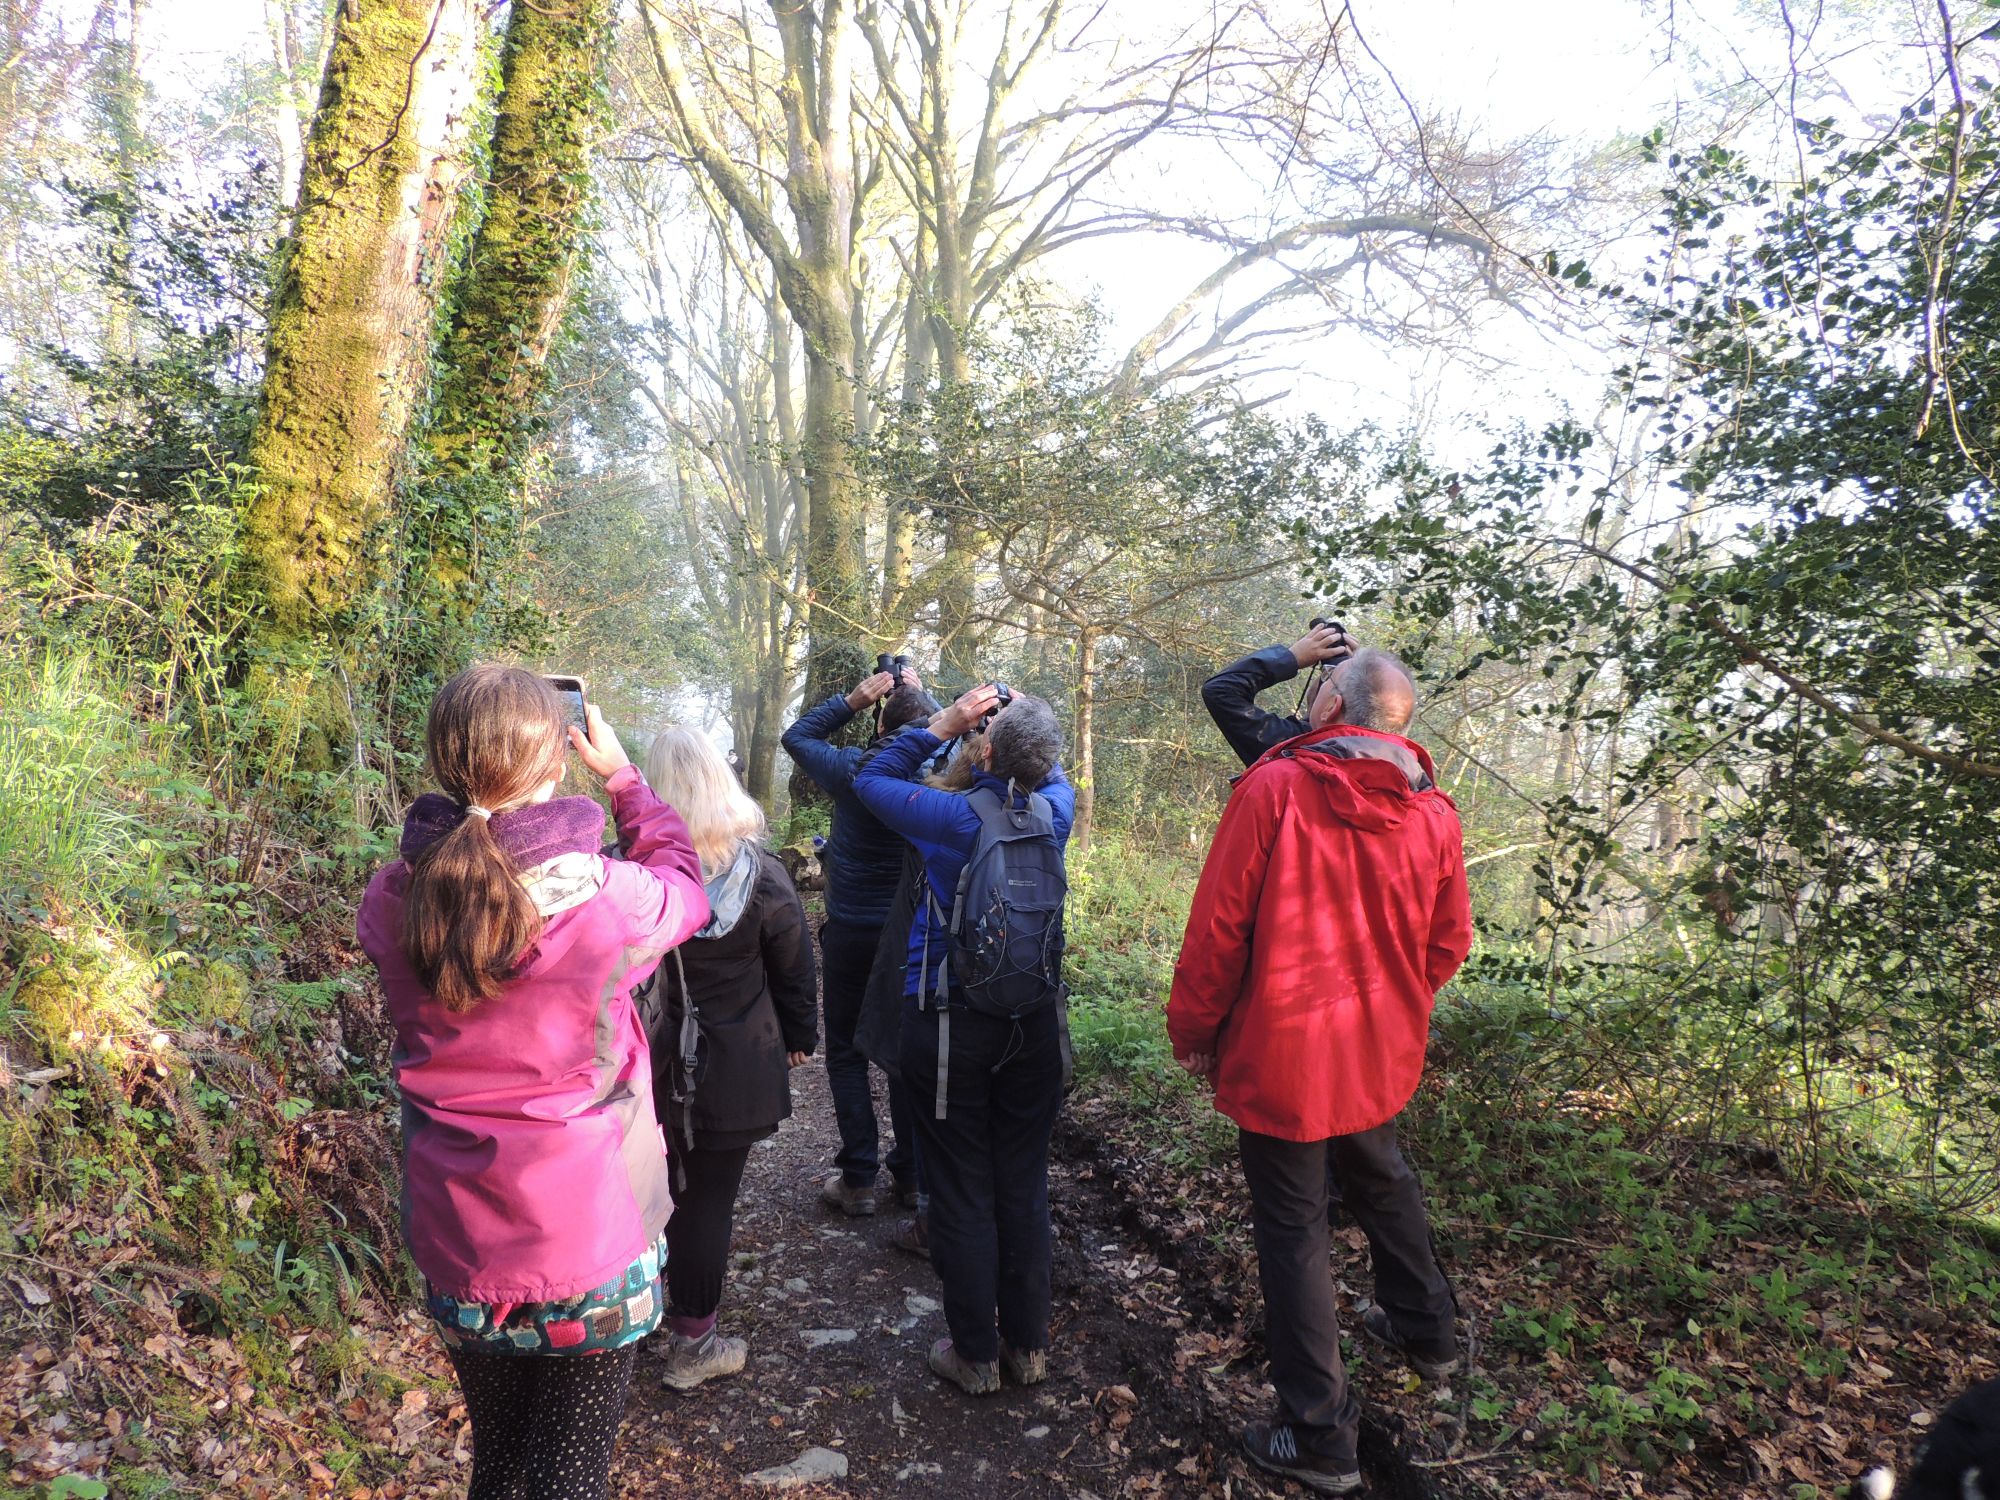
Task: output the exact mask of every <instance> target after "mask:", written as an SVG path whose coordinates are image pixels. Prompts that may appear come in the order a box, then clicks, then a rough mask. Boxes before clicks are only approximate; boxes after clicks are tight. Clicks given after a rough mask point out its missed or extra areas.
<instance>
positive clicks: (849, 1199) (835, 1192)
mask: <svg viewBox="0 0 2000 1500" xmlns="http://www.w3.org/2000/svg"><path fill="white" fill-rule="evenodd" d="M819 1201H820V1202H822V1203H824V1204H825V1205H826V1206H827V1207H828V1208H837V1209H839V1210H840V1211H841V1212H842V1213H844V1214H846V1215H847V1217H848V1218H850V1219H865V1218H868V1217H869V1216H871V1215H872V1214H873V1213H874V1212H875V1185H874V1184H873V1183H870V1184H869V1185H868V1186H867V1187H855V1186H853V1185H852V1184H851V1183H849V1182H848V1180H847V1178H846V1176H845V1175H843V1174H842V1173H839V1172H835V1173H834V1174H833V1175H832V1176H831V1177H829V1178H827V1180H826V1181H825V1182H824V1183H822V1184H821V1185H820V1190H819Z"/></svg>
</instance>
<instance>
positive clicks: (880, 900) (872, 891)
mask: <svg viewBox="0 0 2000 1500" xmlns="http://www.w3.org/2000/svg"><path fill="white" fill-rule="evenodd" d="M877 703H881V704H882V716H881V724H880V726H879V728H878V730H877V734H878V736H879V737H887V736H889V735H893V734H895V733H896V731H897V730H899V729H901V728H902V727H903V726H904V725H905V724H909V723H915V722H921V721H923V720H925V719H928V718H929V717H930V716H931V715H932V714H933V713H935V712H936V711H937V702H936V700H934V699H933V698H932V697H931V696H930V695H929V694H928V693H926V692H925V691H924V689H923V684H922V682H921V681H919V680H918V678H917V674H916V673H915V672H912V671H910V670H909V669H908V668H904V670H903V678H902V681H901V682H898V681H897V680H896V679H895V678H894V677H893V676H891V675H890V674H889V673H887V672H876V673H874V674H873V675H872V676H869V677H866V678H864V679H863V680H862V681H861V682H860V683H859V684H858V685H857V686H856V687H855V688H854V690H853V691H852V692H849V693H835V694H833V695H832V696H831V697H830V698H828V699H827V700H826V701H825V702H824V703H822V704H820V705H819V706H818V707H817V708H814V709H812V710H811V711H810V712H808V713H805V714H802V715H800V717H799V718H798V720H797V722H795V723H794V724H793V725H792V727H791V728H789V729H787V730H786V731H785V735H784V738H783V740H782V741H781V742H780V743H782V744H783V745H784V747H785V753H786V754H787V755H789V756H791V758H792V759H793V760H794V761H796V762H797V763H798V765H799V767H800V768H801V769H802V770H803V771H804V772H805V773H806V775H808V776H810V777H811V778H812V779H813V780H814V782H816V783H817V784H818V785H819V786H820V787H821V788H822V789H824V790H825V792H826V793H827V795H828V796H829V797H831V798H832V799H833V827H832V829H831V830H830V831H829V832H828V834H827V840H826V847H825V849H823V850H822V851H821V852H820V868H821V869H822V870H823V871H825V873H826V921H825V922H824V923H823V924H822V925H821V927H820V930H819V950H820V974H821V976H822V977H821V986H822V994H823V995H824V1000H823V1002H822V1003H823V1007H824V1011H825V1017H824V1019H825V1022H826V1076H827V1082H828V1083H829V1084H830V1085H831V1087H832V1090H833V1116H834V1121H835V1123H836V1125H837V1126H838V1127H839V1130H840V1150H839V1152H838V1153H837V1154H836V1155H835V1156H834V1159H833V1160H834V1165H835V1166H836V1167H838V1168H839V1170H838V1171H837V1172H835V1173H834V1174H833V1176H831V1177H829V1178H828V1179H827V1180H826V1183H825V1185H824V1186H823V1187H822V1188H821V1189H820V1201H821V1202H823V1203H825V1204H826V1205H827V1206H828V1207H829V1208H837V1209H839V1210H840V1211H841V1212H842V1213H845V1214H852V1215H857V1216H858V1215H863V1214H872V1213H874V1212H875V1209H876V1187H875V1184H876V1178H877V1177H878V1176H879V1174H880V1168H881V1165H882V1163H881V1161H880V1158H879V1156H878V1145H879V1141H880V1137H879V1135H878V1133H877V1130H876V1124H875V1097H874V1094H873V1092H872V1090H871V1089H870V1087H869V1082H868V1060H867V1058H865V1057H863V1056H862V1055H861V1051H860V1049H859V1048H858V1047H856V1046H855V1042H854V1028H855V1023H856V1021H857V1020H858V1019H859V1017H860V1015H861V1001H862V996H863V994H864V993H865V992H866V990H867V988H868V971H869V969H870V967H871V966H872V965H873V963H874V960H875V950H876V947H877V946H878V945H879V944H880V942H881V940H882V927H883V924H884V923H885V922H887V921H888V919H889V907H890V904H891V903H892V902H893V901H894V899H895V895H896V886H897V882H898V881H899V880H900V879H901V878H902V873H903V848H904V845H903V840H902V838H901V837H900V836H898V835H897V834H894V833H891V832H890V831H889V830H888V829H887V828H885V827H883V826H882V824H881V823H880V822H879V821H878V820H877V819H876V817H875V815H874V814H873V813H871V812H869V811H868V809H867V808H865V807H863V806H862V805H861V802H860V800H859V799H858V798H856V797H855V795H854V773H855V772H856V771H857V770H859V769H860V767H861V762H862V760H863V758H864V757H865V756H866V755H867V754H868V753H869V751H868V750H864V749H863V748H862V747H860V746H858V745H836V744H833V743H832V739H833V737H834V736H835V735H836V734H838V733H839V732H840V731H841V730H842V729H844V728H846V727H847V725H848V723H849V722H851V721H852V720H853V718H854V716H855V715H856V714H860V713H865V712H866V711H867V710H868V709H869V708H871V707H873V706H874V705H875V704H877ZM880 742H881V740H880V738H878V740H877V744H879V743H880ZM904 1099H905V1090H904V1089H903V1087H902V1085H901V1083H900V1082H899V1081H898V1080H897V1079H895V1078H894V1077H891V1078H890V1080H889V1121H890V1126H891V1128H892V1129H893V1130H894V1131H895V1133H896V1140H895V1144H894V1146H892V1147H891V1148H890V1151H889V1157H888V1162H887V1166H888V1168H889V1175H890V1177H891V1178H892V1179H893V1180H894V1182H895V1191H896V1198H897V1200H898V1201H899V1202H901V1203H903V1204H904V1205H905V1206H914V1204H915V1202H916V1192H917V1178H916V1164H915V1159H914V1154H913V1153H914V1147H915V1140H916V1138H915V1136H914V1135H913V1134H912V1132H911V1129H910V1126H909V1119H908V1111H907V1109H906V1108H905V1104H904Z"/></svg>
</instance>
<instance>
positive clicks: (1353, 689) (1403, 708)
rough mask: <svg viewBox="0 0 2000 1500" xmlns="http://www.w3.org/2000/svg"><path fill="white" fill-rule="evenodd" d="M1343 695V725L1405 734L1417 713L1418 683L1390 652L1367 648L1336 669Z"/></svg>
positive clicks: (1336, 684)
mask: <svg viewBox="0 0 2000 1500" xmlns="http://www.w3.org/2000/svg"><path fill="white" fill-rule="evenodd" d="M1333 690H1334V691H1335V692H1336V693H1338V694H1340V697H1341V709H1340V722H1341V723H1343V724H1353V725H1355V726H1356V727H1358V728H1361V729H1379V730H1381V731H1382V732H1383V733H1385V734H1401V733H1402V732H1403V731H1404V730H1406V729H1408V728H1409V727H1410V720H1411V719H1412V718H1413V717H1415V715H1416V712H1417V683H1416V679H1415V678H1414V677H1412V676H1411V675H1410V669H1409V668H1408V667H1406V666H1404V665H1403V664H1402V662H1400V661H1398V660H1397V659H1396V658H1395V657H1394V656H1391V655H1390V654H1389V653H1388V652H1387V651H1378V650H1376V649H1375V648H1374V647H1373V646H1367V647H1364V648H1363V649H1361V650H1359V651H1357V652H1355V653H1354V654H1353V655H1352V656H1350V657H1348V658H1347V660H1346V661H1344V662H1342V663H1341V664H1340V665H1339V666H1337V667H1335V668H1334V669H1333Z"/></svg>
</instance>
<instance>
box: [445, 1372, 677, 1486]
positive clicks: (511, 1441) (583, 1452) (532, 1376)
mask: <svg viewBox="0 0 2000 1500" xmlns="http://www.w3.org/2000/svg"><path fill="white" fill-rule="evenodd" d="M450 1353H451V1363H452V1368H454V1369H455V1370H457V1371H458V1383H459V1386H460V1388H461V1389H462V1390H463V1391H464V1392H465V1410H466V1412H467V1414H468V1415H469V1416H470V1417H471V1418H472V1489H471V1491H470V1492H469V1494H468V1496H467V1500H604V1496H605V1495H606V1494H607V1493H608V1492H609V1489H610V1483H611V1453H612V1449H613V1448H614V1447H615V1446H616V1445H617V1442H618V1426H619V1423H620V1422H622V1421H623V1420H624V1418H625V1397H626V1393H627V1392H628V1391H629V1390H630V1389H631V1386H632V1367H633V1362H634V1361H635V1360H636V1359H637V1358H638V1354H639V1346H638V1345H637V1344H627V1345H626V1346H625V1347H624V1348H622V1349H613V1350H611V1351H609V1352H608V1353H605V1354H585V1355H578V1356H575V1357H572V1358H568V1359H565V1358H563V1357H561V1356H559V1355H546V1354H542V1355H536V1354H520V1355H514V1354H483V1353H481V1354H475V1353H470V1352H467V1351H464V1350H458V1349H454V1350H452V1351H450Z"/></svg>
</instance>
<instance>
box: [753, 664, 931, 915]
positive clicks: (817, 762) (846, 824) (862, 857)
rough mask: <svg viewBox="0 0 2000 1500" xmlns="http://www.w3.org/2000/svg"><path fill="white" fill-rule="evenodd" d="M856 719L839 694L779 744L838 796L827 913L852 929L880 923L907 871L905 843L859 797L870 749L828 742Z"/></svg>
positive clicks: (829, 842) (830, 839)
mask: <svg viewBox="0 0 2000 1500" xmlns="http://www.w3.org/2000/svg"><path fill="white" fill-rule="evenodd" d="M853 718H854V710H853V709H851V708H849V707H848V706H847V696H846V695H845V694H844V693H835V694H834V695H833V696H832V697H830V698H828V699H827V700H826V702H824V703H822V704H820V705H819V707H817V708H815V709H812V710H810V711H808V712H806V713H804V714H801V715H800V716H799V718H798V720H797V721H796V722H795V723H794V724H793V725H792V726H791V728H789V729H787V730H786V731H785V733H784V736H783V738H782V739H780V740H779V742H778V743H779V744H781V745H783V746H784V747H785V753H786V754H787V755H789V756H791V758H792V759H793V760H795V761H797V762H798V763H799V766H800V768H801V769H803V770H804V771H805V773H806V775H808V776H810V777H811V778H812V779H813V780H814V781H816V782H818V783H819V785H820V787H821V789H822V790H824V791H825V792H826V794H827V796H829V797H830V798H832V799H833V825H832V827H831V828H829V829H828V830H827V836H826V848H824V849H822V850H821V851H820V860H819V862H820V868H821V869H823V870H825V871H826V915H827V920H828V921H830V922H839V923H842V924H844V925H847V926H851V927H880V926H881V925H882V922H883V919H884V918H886V917H887V916H888V914H889V905H890V901H891V899H892V898H893V897H894V895H895V893H896V877H897V876H898V875H899V874H900V873H901V872H902V869H903V841H902V840H901V839H900V838H898V837H896V835H895V834H893V833H891V832H890V831H889V830H888V829H886V828H884V827H883V826H882V824H881V823H880V821H878V820H877V818H876V817H875V814H873V813H871V812H870V811H869V810H868V809H867V808H865V807H863V806H862V805H861V799H860V798H858V797H856V796H855V795H854V773H855V772H856V771H858V770H859V769H861V762H862V759H863V756H864V754H865V752H864V751H863V750H862V749H861V748H860V747H859V746H856V745H835V744H831V743H829V741H830V739H831V737H832V736H833V735H835V734H837V733H838V732H839V731H840V730H841V729H842V728H843V727H844V726H845V725H846V724H848V723H849V722H850V721H851V720H852V719H853Z"/></svg>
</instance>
